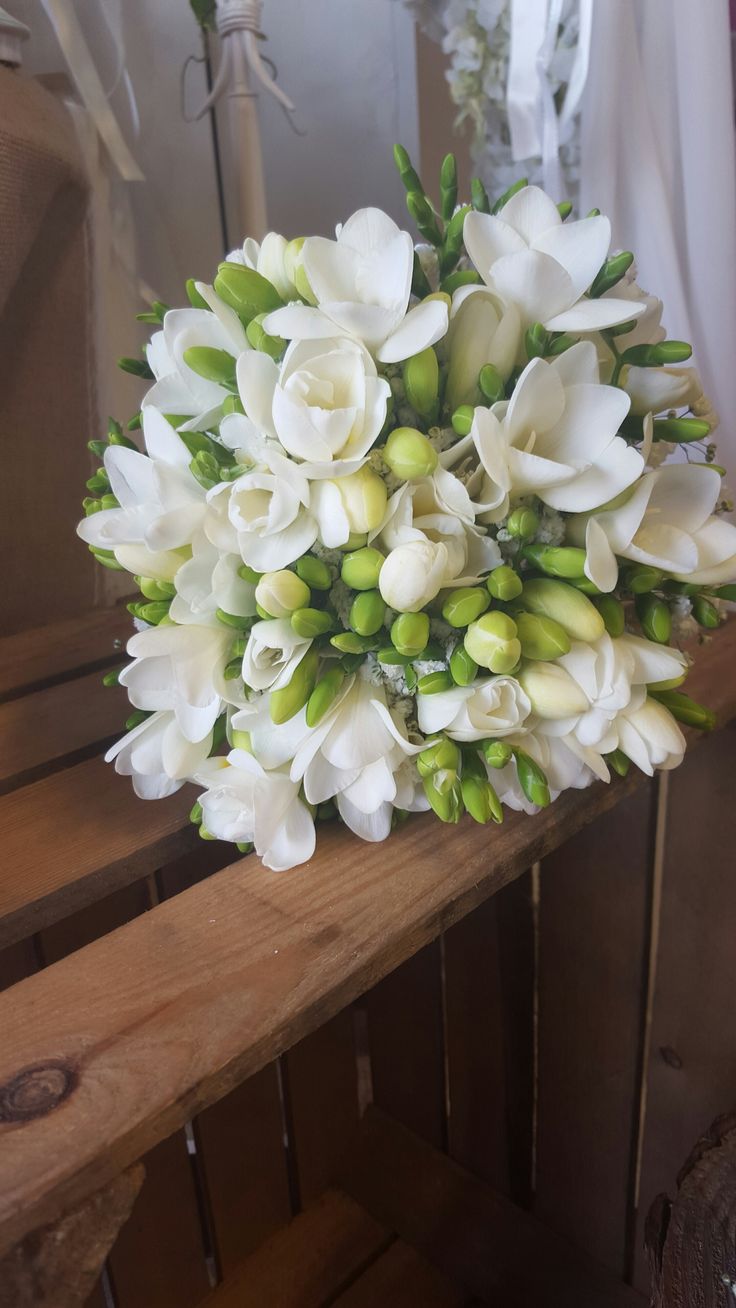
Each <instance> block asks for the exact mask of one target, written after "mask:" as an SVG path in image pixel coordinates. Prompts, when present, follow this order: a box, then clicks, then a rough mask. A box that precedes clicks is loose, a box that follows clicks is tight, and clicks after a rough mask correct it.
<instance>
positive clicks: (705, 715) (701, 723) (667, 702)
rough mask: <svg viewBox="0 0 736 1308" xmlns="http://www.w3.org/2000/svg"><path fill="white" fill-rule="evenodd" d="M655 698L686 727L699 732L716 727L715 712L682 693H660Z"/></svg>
mask: <svg viewBox="0 0 736 1308" xmlns="http://www.w3.org/2000/svg"><path fill="white" fill-rule="evenodd" d="M653 698H654V699H656V700H657V701H658V702H659V703H660V704H663V705H664V707H665V708H666V709H669V711H670V713H671V714H672V716H673V718H677V721H678V722H682V723H683V724H684V725H685V726H686V727H696V728H697V729H698V730H699V731H712V730H713V728H714V727H715V725H716V715H715V713H714V712H713V710H712V709H709V708H706V707H705V705H704V704H698V703H697V701H696V700H694V699H691V698H690V696H689V695H684V694H683V693H682V691H679V690H664V691H658V692H657V694H656V695H654V696H653Z"/></svg>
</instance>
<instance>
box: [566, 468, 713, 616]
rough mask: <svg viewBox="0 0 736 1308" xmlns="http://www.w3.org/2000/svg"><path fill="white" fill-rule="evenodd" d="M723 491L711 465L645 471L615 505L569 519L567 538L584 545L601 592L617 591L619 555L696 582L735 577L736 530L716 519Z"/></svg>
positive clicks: (710, 582)
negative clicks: (717, 507) (716, 511)
mask: <svg viewBox="0 0 736 1308" xmlns="http://www.w3.org/2000/svg"><path fill="white" fill-rule="evenodd" d="M720 492H721V478H720V475H719V474H718V473H717V472H716V471H715V469H714V468H709V467H708V466H707V465H706V464H702V463H690V464H684V463H679V464H668V465H667V466H665V467H662V468H658V469H656V471H654V472H647V473H646V474H645V475H644V476H643V477H642V478H641V479H640V480H639V481H638V482H637V483H636V485H635V486H634V487H633V489H632V490H631V491H630V493H629V494H628V495H626V496H625V497H624V498H622V500H621V501H620V502H619V503H618V504H616V505H614V506H613V507H611V508H609V509H604V510H603V511H602V512H601V513H596V514H593V515H592V516H587V515H586V516H584V517H575V518H572V519H571V520H570V522H569V524H568V532H569V537H570V539H571V541H573V543H577V544H583V543H584V544H585V548H586V551H587V561H586V564H585V572H586V576H588V577H589V578H590V579H591V581H593V582H594V583H595V585H596V586H598V587H599V589H600V590H602V591H611V590H613V588H614V586H615V585H616V581H617V578H618V562H617V559H616V556H617V555H619V556H621V557H622V558H625V559H631V560H632V561H633V562H635V563H647V564H651V565H652V567H655V568H662V569H663V570H664V571H665V572H669V573H671V574H672V575H673V576H675V577H677V578H679V579H681V580H682V581H689V582H693V583H695V584H698V585H704V586H711V585H719V584H720V583H722V582H727V581H731V580H733V579H734V578H735V577H736V527H734V526H733V524H732V523H730V522H727V521H726V519H725V518H720V517H715V516H713V510H714V509H715V507H716V505H717V503H718V497H719V495H720Z"/></svg>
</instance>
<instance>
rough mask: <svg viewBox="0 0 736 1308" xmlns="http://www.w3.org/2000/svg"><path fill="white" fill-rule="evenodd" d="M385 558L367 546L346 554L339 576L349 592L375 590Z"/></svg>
mask: <svg viewBox="0 0 736 1308" xmlns="http://www.w3.org/2000/svg"><path fill="white" fill-rule="evenodd" d="M385 561H386V556H385V555H384V554H382V553H381V551H380V550H376V549H373V548H372V546H370V545H367V546H365V548H364V549H361V550H353V551H351V552H350V553H349V554H346V555H345V557H344V558H343V561H342V567H341V568H340V576H341V577H342V579H343V581H344V582H345V585H346V586H349V587H350V589H351V590H375V588H376V586H377V585H378V578H379V575H380V572H381V568H382V567H383V564H384V563H385Z"/></svg>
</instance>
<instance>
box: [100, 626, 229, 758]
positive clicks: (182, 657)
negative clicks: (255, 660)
mask: <svg viewBox="0 0 736 1308" xmlns="http://www.w3.org/2000/svg"><path fill="white" fill-rule="evenodd" d="M231 644H232V632H230V631H228V630H227V628H226V627H209V626H208V627H204V626H203V627H199V626H181V627H179V626H161V627H148V628H147V629H146V630H145V631H139V632H137V633H136V635H135V636H132V637H131V638H130V640H129V641H128V646H127V649H128V653H129V654H130V655H132V657H133V662H132V663H130V664H129V665H128V666H127V667H126V668H124V669H123V671H122V672H121V673H120V684H121V686H125V688H126V690H127V692H128V697H129V699H130V702H131V704H133V705H134V706H135V707H136V708H139V709H145V710H147V711H149V712H150V711H152V710H153V711H155V710H157V709H168V710H170V711H171V712H172V713H173V714H174V716H175V718H176V722H177V724H178V726H179V729H180V731H181V733H182V735H183V736H184V737H185V738H186V739H187V740H190V741H192V742H193V743H197V742H198V741H201V740H204V739H205V738H206V737H207V736H209V734H210V732H211V731H212V728H213V726H214V725H215V721H216V720H217V718H218V717H219V714H220V711H221V707H222V692H223V689H224V680H223V672H224V670H225V664H226V663H227V658H228V652H229V649H230V646H231Z"/></svg>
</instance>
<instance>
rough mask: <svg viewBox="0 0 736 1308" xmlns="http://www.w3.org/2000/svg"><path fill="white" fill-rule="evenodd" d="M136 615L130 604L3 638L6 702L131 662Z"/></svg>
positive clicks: (0, 663) (0, 681) (1, 676)
mask: <svg viewBox="0 0 736 1308" xmlns="http://www.w3.org/2000/svg"><path fill="white" fill-rule="evenodd" d="M132 634H133V619H132V618H131V616H130V614H129V613H128V611H127V609H126V608H125V606H124V605H116V606H115V608H110V609H96V610H95V611H94V612H92V613H88V614H85V615H84V616H83V617H80V618H69V619H68V620H66V621H64V622H54V623H52V624H51V625H49V626H44V627H33V628H31V629H30V630H28V631H22V632H19V633H18V634H17V635H15V636H3V637H2V638H0V700H4V699H10V698H12V697H13V696H15V695H21V694H23V695H25V694H27V693H28V692H29V691H30V690H33V689H35V688H37V687H39V686H48V685H51V684H52V683H55V682H60V681H65V680H67V679H68V678H69V677H75V676H78V675H79V674H80V673H82V672H85V671H86V672H89V671H91V669H92V668H105V667H109V666H110V665H112V664H115V663H124V662H125V653H124V650H125V643H126V641H127V640H128V639H129V637H130V636H132Z"/></svg>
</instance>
